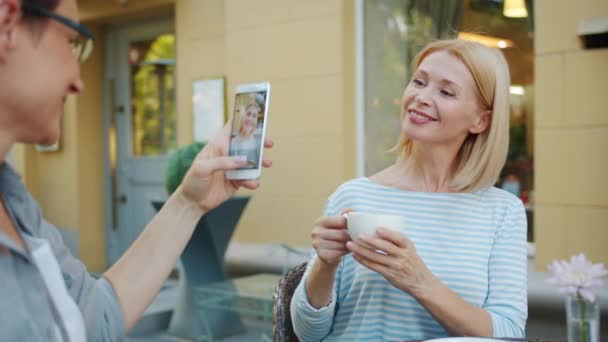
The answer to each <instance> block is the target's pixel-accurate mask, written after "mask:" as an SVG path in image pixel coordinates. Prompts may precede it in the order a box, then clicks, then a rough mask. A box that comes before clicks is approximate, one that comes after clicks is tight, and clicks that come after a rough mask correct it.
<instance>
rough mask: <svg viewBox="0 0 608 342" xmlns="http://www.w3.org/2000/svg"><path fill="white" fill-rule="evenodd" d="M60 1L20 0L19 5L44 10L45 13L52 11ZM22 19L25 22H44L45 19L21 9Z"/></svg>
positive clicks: (35, 13)
mask: <svg viewBox="0 0 608 342" xmlns="http://www.w3.org/2000/svg"><path fill="white" fill-rule="evenodd" d="M60 1H61V0H21V4H22V5H23V4H28V5H30V6H33V7H38V8H42V9H45V10H47V11H54V10H55V8H57V6H59V2H60ZM23 19H25V20H44V19H46V17H44V16H41V15H40V14H39V13H37V12H34V11H29V10H27V9H23Z"/></svg>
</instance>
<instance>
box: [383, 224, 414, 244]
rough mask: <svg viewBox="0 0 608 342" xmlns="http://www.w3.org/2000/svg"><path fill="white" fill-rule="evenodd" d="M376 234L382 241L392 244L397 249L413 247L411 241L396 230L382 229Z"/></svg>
mask: <svg viewBox="0 0 608 342" xmlns="http://www.w3.org/2000/svg"><path fill="white" fill-rule="evenodd" d="M376 234H377V235H378V236H379V237H381V238H382V239H384V240H387V241H390V242H392V243H393V244H395V246H397V247H401V248H408V247H411V246H413V244H412V242H411V241H410V239H408V238H407V237H406V236H405V235H403V233H401V232H398V231H396V230H391V229H386V228H382V227H381V228H378V230H376Z"/></svg>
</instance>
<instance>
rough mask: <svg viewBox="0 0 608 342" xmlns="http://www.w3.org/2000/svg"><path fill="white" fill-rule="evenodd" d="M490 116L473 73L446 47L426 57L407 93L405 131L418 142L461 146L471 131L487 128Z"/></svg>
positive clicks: (402, 123)
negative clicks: (482, 102)
mask: <svg viewBox="0 0 608 342" xmlns="http://www.w3.org/2000/svg"><path fill="white" fill-rule="evenodd" d="M488 117H489V111H487V110H486V109H484V108H482V106H481V104H480V101H479V95H478V92H477V87H476V85H475V80H474V79H473V75H472V74H471V72H470V71H469V69H468V68H467V67H466V66H465V64H464V63H463V62H462V61H461V60H460V59H459V58H457V57H456V56H454V55H452V54H450V53H449V52H447V51H445V50H439V51H435V52H432V53H430V54H429V55H428V56H426V57H425V58H424V59H423V60H422V62H421V63H420V65H419V66H418V68H417V69H416V71H415V72H414V74H413V76H412V79H411V81H410V83H409V84H408V85H407V87H406V88H405V91H404V93H403V97H402V106H401V128H402V133H403V134H404V135H405V136H407V137H409V138H410V139H412V140H413V141H414V142H419V143H423V144H431V145H450V146H452V145H453V146H454V147H456V148H459V147H460V146H461V145H462V142H463V141H464V140H465V138H466V137H467V136H468V135H469V134H471V133H472V134H477V133H480V132H482V131H483V130H485V129H486V128H487V126H488V122H489V118H488Z"/></svg>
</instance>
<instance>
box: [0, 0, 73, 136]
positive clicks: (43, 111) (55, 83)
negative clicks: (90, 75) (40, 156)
mask: <svg viewBox="0 0 608 342" xmlns="http://www.w3.org/2000/svg"><path fill="white" fill-rule="evenodd" d="M54 12H55V13H57V14H60V15H63V16H66V17H68V18H71V19H73V20H75V21H77V20H78V9H77V6H76V0H62V1H60V3H59V5H58V6H57V8H56V9H55V10H54ZM36 24H39V23H36ZM13 29H14V33H12V36H11V37H13V42H12V43H11V44H10V45H3V46H2V47H0V48H1V49H3V51H1V53H2V56H3V58H2V60H1V61H0V82H1V83H2V84H11V86H10V87H7V88H5V89H3V91H2V92H1V93H0V113H3V114H2V116H3V117H1V118H0V120H1V121H2V126H3V127H4V128H7V129H10V131H11V135H13V136H14V138H13V139H14V140H15V141H18V142H23V143H39V144H50V143H53V142H55V141H56V140H57V138H58V137H59V132H60V121H61V114H62V113H63V105H64V102H65V99H66V97H67V96H68V95H70V94H78V93H80V92H81V90H82V88H83V84H82V80H81V79H80V71H79V65H78V61H77V59H76V58H75V56H74V54H73V52H72V46H71V43H70V41H71V40H73V39H74V38H75V37H77V36H78V33H77V32H76V31H74V30H73V29H71V28H69V27H67V26H65V25H63V24H61V23H59V22H57V21H55V20H50V19H49V20H46V22H45V23H43V24H42V25H41V26H40V25H33V24H32V23H30V22H27V21H25V20H20V21H19V22H18V23H17V24H16V26H15V27H14V28H13Z"/></svg>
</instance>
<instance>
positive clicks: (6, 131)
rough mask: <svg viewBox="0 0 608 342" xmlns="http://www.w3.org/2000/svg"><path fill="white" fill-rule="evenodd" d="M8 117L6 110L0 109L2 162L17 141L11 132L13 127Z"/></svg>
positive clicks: (0, 157) (0, 154)
mask: <svg viewBox="0 0 608 342" xmlns="http://www.w3.org/2000/svg"><path fill="white" fill-rule="evenodd" d="M6 117H7V115H4V112H3V111H2V109H0V164H1V163H2V162H4V161H5V160H6V158H7V157H8V152H9V151H10V150H11V147H12V146H13V143H14V142H15V141H14V137H13V134H11V131H12V129H11V128H10V125H9V123H8V122H6V120H5V118H6Z"/></svg>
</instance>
